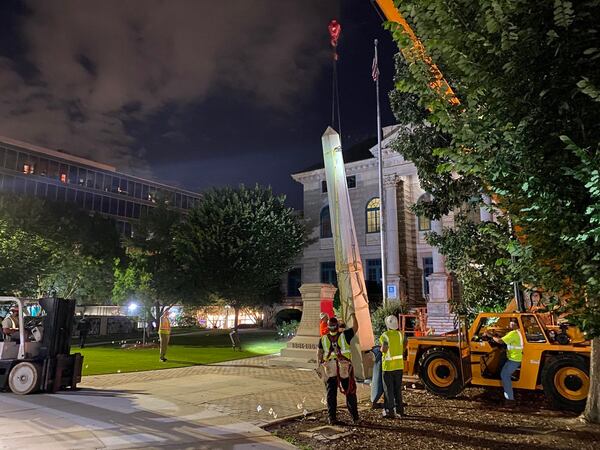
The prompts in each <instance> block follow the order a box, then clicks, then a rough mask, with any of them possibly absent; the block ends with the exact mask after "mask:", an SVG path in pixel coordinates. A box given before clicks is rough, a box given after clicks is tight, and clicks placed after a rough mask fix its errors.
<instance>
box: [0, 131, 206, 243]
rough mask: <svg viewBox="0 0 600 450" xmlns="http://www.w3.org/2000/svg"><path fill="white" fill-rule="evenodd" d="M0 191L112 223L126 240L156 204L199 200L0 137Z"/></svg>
mask: <svg viewBox="0 0 600 450" xmlns="http://www.w3.org/2000/svg"><path fill="white" fill-rule="evenodd" d="M0 191H4V192H13V193H17V194H27V195H32V196H36V197H40V198H46V199H48V200H52V201H59V202H70V203H74V204H76V205H77V206H79V207H80V208H82V209H84V210H87V211H95V212H97V213H99V214H102V215H104V216H106V217H110V218H112V219H114V220H115V222H116V224H117V227H118V228H119V231H120V232H121V233H123V234H126V235H130V234H131V230H132V225H134V224H135V223H136V222H137V221H138V220H139V219H140V218H141V217H143V216H144V215H145V214H146V213H147V212H148V209H149V208H152V207H154V206H156V201H157V199H161V200H166V201H168V202H169V204H170V205H172V206H174V207H176V208H179V209H181V210H187V209H190V208H192V207H193V206H194V204H195V202H196V201H197V200H198V199H199V198H200V194H198V193H195V192H190V191H186V190H183V189H179V188H176V187H172V186H167V185H165V184H161V183H157V182H155V181H150V180H145V179H143V178H139V177H135V176H132V175H127V174H124V173H121V172H118V171H117V168H116V167H113V166H111V165H108V164H104V163H100V162H96V161H92V160H89V159H85V158H81V157H79V156H74V155H71V154H69V153H66V152H64V151H58V150H52V149H48V148H44V147H39V146H37V145H32V144H28V143H25V142H20V141H16V140H14V139H10V138H5V137H0Z"/></svg>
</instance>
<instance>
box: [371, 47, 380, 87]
mask: <svg viewBox="0 0 600 450" xmlns="http://www.w3.org/2000/svg"><path fill="white" fill-rule="evenodd" d="M371 75H372V76H373V81H377V80H378V79H379V67H378V64H377V53H375V56H373V67H372V68H371Z"/></svg>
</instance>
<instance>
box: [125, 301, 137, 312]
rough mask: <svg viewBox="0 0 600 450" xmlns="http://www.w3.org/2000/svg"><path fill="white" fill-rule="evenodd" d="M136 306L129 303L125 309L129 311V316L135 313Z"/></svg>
mask: <svg viewBox="0 0 600 450" xmlns="http://www.w3.org/2000/svg"><path fill="white" fill-rule="evenodd" d="M137 308H138V305H137V303H130V304H129V306H128V307H127V310H128V311H129V314H130V315H133V314H134V313H135V311H136V310H137Z"/></svg>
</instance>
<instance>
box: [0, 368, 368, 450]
mask: <svg viewBox="0 0 600 450" xmlns="http://www.w3.org/2000/svg"><path fill="white" fill-rule="evenodd" d="M271 358H272V357H271V356H266V357H264V356H263V357H257V358H249V359H242V360H237V361H230V362H224V363H220V364H214V365H206V366H194V367H185V368H179V369H164V370H155V371H148V372H137V373H122V374H112V375H96V376H89V377H84V379H83V382H82V383H81V385H80V388H81V389H79V390H77V391H67V392H61V393H58V394H53V395H48V394H37V395H29V396H17V395H14V394H11V393H3V394H1V395H0V435H2V437H3V439H2V442H0V449H4V448H9V449H12V448H20V449H37V448H39V447H43V448H44V450H51V449H121V448H144V449H146V450H149V449H153V448H156V449H162V448H188V449H215V450H219V449H222V450H246V449H290V448H293V446H291V445H290V444H288V443H286V442H285V441H282V440H281V439H279V438H276V437H274V436H272V435H271V434H270V433H268V432H266V431H264V430H263V429H262V428H260V426H263V425H266V424H268V423H270V422H272V421H274V420H279V419H282V418H285V417H288V416H292V415H297V414H299V413H302V411H303V410H304V409H306V410H307V411H309V412H312V411H315V410H319V409H322V408H323V407H324V406H323V404H322V403H321V402H322V401H323V399H324V392H323V391H324V389H323V385H322V383H321V382H320V381H319V380H318V379H317V377H316V376H315V375H314V373H313V371H312V370H302V369H293V368H285V367H280V366H270V364H269V363H270V360H271ZM359 395H360V396H361V397H363V398H364V397H366V396H367V395H368V388H367V387H365V386H363V385H359ZM339 397H340V402H343V400H344V399H343V396H342V395H340V396H339ZM258 405H260V406H261V408H262V410H261V411H257V407H258ZM269 411H271V414H269Z"/></svg>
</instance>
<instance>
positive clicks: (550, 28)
mask: <svg viewBox="0 0 600 450" xmlns="http://www.w3.org/2000/svg"><path fill="white" fill-rule="evenodd" d="M397 4H398V7H399V8H400V10H401V12H402V13H403V14H404V15H405V17H407V18H408V20H409V21H410V22H411V23H412V25H413V26H414V28H415V30H416V33H417V35H418V36H420V37H421V38H422V40H423V43H424V46H425V48H426V49H427V50H428V52H429V53H430V54H431V55H432V56H433V59H434V60H435V62H436V63H437V64H438V66H439V67H440V68H441V69H442V71H443V72H444V73H445V74H446V76H447V77H448V78H449V79H450V80H454V81H453V84H454V87H455V90H456V92H457V93H458V95H459V98H460V100H461V104H460V105H458V106H451V105H450V103H449V102H448V101H447V100H446V99H445V98H443V96H440V95H439V94H438V93H437V92H435V90H432V89H430V88H429V86H430V85H431V81H432V80H431V79H430V72H429V68H428V66H427V65H426V64H425V62H424V61H422V60H415V61H412V62H411V64H410V66H409V71H410V76H407V77H406V78H405V79H403V80H401V81H400V82H398V83H397V84H396V88H397V89H398V90H399V91H401V92H404V93H410V94H415V95H417V96H418V98H419V102H420V104H421V105H422V106H426V107H427V108H428V109H429V110H430V111H431V114H430V115H429V116H428V121H429V122H430V123H431V124H432V125H433V126H434V127H435V128H436V130H438V131H439V132H442V133H444V134H446V135H448V136H450V137H451V141H450V142H449V143H448V144H446V145H444V146H441V147H440V148H437V149H436V150H435V154H436V155H437V156H441V157H443V158H445V159H446V160H447V162H446V163H444V164H439V165H437V170H438V171H439V172H440V173H444V172H445V173H453V174H455V175H456V176H457V177H472V176H474V177H476V178H477V179H479V180H480V182H481V186H483V187H484V189H485V193H487V194H488V195H490V197H493V198H494V200H495V201H496V204H497V206H498V207H499V208H501V209H502V210H503V211H505V212H506V214H507V217H509V218H510V219H511V220H512V223H513V225H514V228H515V230H516V231H517V232H518V234H519V236H520V240H519V241H513V242H512V243H511V245H510V246H509V249H510V251H511V252H512V253H513V254H514V255H516V256H519V257H520V258H521V265H520V268H521V269H522V274H523V276H524V278H525V281H530V282H532V283H534V284H541V285H543V286H544V287H545V288H546V289H548V290H550V291H551V292H554V293H555V294H556V295H558V296H563V297H564V296H568V297H569V298H571V299H572V300H571V301H570V303H569V304H570V306H571V312H572V314H571V318H572V320H575V321H577V322H578V323H579V325H580V326H581V327H582V328H583V329H584V330H585V331H586V332H587V333H588V335H589V336H590V337H593V338H594V339H593V345H592V348H593V350H592V351H593V355H594V357H592V359H591V360H592V370H591V376H592V385H591V388H590V397H589V398H588V404H587V409H586V411H585V413H584V415H585V417H586V418H587V419H589V420H592V421H600V357H599V356H600V355H599V354H600V349H599V347H600V340H599V339H598V336H599V335H600V313H599V310H600V280H599V279H598V273H600V257H599V255H600V239H599V238H598V220H599V219H598V211H599V207H598V205H599V193H600V190H599V188H598V167H599V162H600V161H599V159H600V158H599V151H600V148H599V147H600V127H598V123H597V118H598V117H600V101H599V100H600V89H599V86H600V66H599V64H598V61H599V60H600V35H599V33H598V26H597V25H598V24H597V18H598V15H599V13H600V2H598V0H587V1H586V0H584V1H580V2H577V3H572V2H569V1H563V0H555V1H554V2H528V1H509V0H498V1H494V2H491V3H490V2H484V1H472V0H454V1H452V2H447V1H445V0H406V1H402V2H397ZM392 31H393V34H394V38H395V39H396V41H397V42H398V43H399V45H400V46H401V47H404V48H408V47H409V46H410V42H409V38H408V36H406V35H405V34H404V33H403V32H402V30H401V29H399V28H394V27H392ZM523 262H526V264H523Z"/></svg>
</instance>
